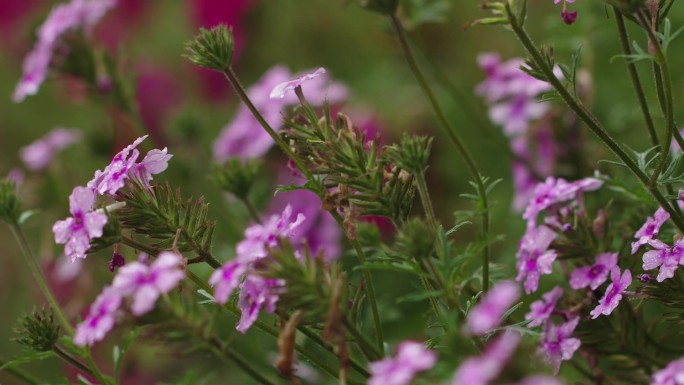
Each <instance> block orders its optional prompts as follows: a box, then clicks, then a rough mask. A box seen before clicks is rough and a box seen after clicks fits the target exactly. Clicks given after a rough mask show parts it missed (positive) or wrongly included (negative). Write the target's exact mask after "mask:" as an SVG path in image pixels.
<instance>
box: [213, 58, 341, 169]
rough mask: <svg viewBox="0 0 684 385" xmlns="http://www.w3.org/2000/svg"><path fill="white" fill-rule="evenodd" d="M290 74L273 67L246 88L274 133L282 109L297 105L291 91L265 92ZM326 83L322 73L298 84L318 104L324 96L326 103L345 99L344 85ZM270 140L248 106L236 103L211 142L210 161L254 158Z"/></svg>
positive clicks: (282, 112)
mask: <svg viewBox="0 0 684 385" xmlns="http://www.w3.org/2000/svg"><path fill="white" fill-rule="evenodd" d="M292 76H293V75H292V74H291V73H290V71H289V70H288V69H287V67H285V66H275V67H273V68H271V69H270V70H268V72H266V73H265V74H264V75H263V76H262V77H261V79H260V80H259V81H258V82H257V83H256V84H254V85H253V86H252V87H250V88H249V89H247V95H248V96H249V99H250V100H251V101H252V103H254V106H255V107H256V108H257V109H258V110H259V112H261V115H262V116H263V117H264V119H265V120H266V122H267V123H268V125H269V126H271V128H273V130H275V131H276V132H277V131H279V130H280V129H281V128H282V126H283V114H284V112H285V111H286V108H287V107H288V106H292V105H295V104H298V103H299V100H298V99H297V97H296V96H295V95H294V94H293V93H287V94H285V95H284V96H283V98H282V99H271V98H270V97H269V95H270V93H271V91H272V90H273V88H274V87H275V86H277V85H278V84H280V83H283V82H287V81H288V80H290V79H291V78H292ZM328 82H329V77H328V76H326V74H323V75H321V76H318V77H316V78H315V79H312V80H309V81H308V82H307V83H305V84H303V85H302V90H303V92H304V95H306V98H307V100H308V101H309V103H311V104H312V105H313V106H322V105H323V104H324V103H325V101H326V99H327V100H328V101H329V102H330V103H339V102H341V101H343V100H345V99H346V98H347V94H348V91H347V88H346V87H345V86H343V85H341V84H340V83H332V84H330V85H328ZM274 143H275V142H274V141H273V139H272V138H271V137H270V136H269V135H268V133H267V132H266V130H264V128H263V127H261V124H260V123H259V122H258V121H257V120H256V119H255V118H254V116H253V115H252V113H251V112H250V111H249V109H248V108H247V107H245V106H244V105H240V107H239V108H238V110H237V113H236V115H235V117H234V118H233V121H232V122H231V123H230V124H228V125H227V126H226V127H224V128H223V130H222V131H221V133H220V134H219V136H218V138H216V141H214V160H216V161H217V162H218V163H223V162H224V161H226V160H227V159H228V158H231V157H239V158H243V159H244V158H257V157H260V156H262V155H264V154H266V152H268V150H269V149H271V147H273V145H274Z"/></svg>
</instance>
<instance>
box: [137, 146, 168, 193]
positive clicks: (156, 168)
mask: <svg viewBox="0 0 684 385" xmlns="http://www.w3.org/2000/svg"><path fill="white" fill-rule="evenodd" d="M172 157H173V155H171V154H169V153H168V150H167V149H166V147H164V149H163V150H157V149H154V150H150V151H149V152H148V153H147V155H145V157H144V158H143V160H142V161H141V162H140V163H136V164H134V165H133V166H132V167H131V169H130V174H132V175H135V176H136V177H137V178H138V180H139V181H141V182H142V183H143V184H145V185H149V183H150V181H151V180H152V175H156V174H160V173H162V172H164V170H166V169H167V168H168V167H169V160H170V159H171V158H172Z"/></svg>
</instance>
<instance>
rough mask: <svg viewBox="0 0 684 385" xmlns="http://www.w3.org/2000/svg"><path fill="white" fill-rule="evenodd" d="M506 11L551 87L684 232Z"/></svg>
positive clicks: (669, 208)
mask: <svg viewBox="0 0 684 385" xmlns="http://www.w3.org/2000/svg"><path fill="white" fill-rule="evenodd" d="M504 6H505V7H506V13H507V14H508V19H509V22H510V26H511V28H512V30H513V32H515V34H516V36H517V37H518V39H519V40H520V42H521V43H522V45H523V46H524V47H525V49H526V50H527V52H528V53H529V54H530V56H531V57H532V60H533V61H534V63H535V64H536V65H537V66H538V67H539V68H540V69H541V70H542V72H543V73H544V75H545V76H546V78H547V80H548V81H549V83H551V85H552V86H553V88H554V89H555V90H556V92H558V94H559V95H560V97H561V98H562V99H563V100H564V101H565V103H566V104H567V105H568V107H570V109H571V110H572V111H573V112H574V113H575V114H576V115H577V117H578V118H580V120H582V122H584V124H586V125H587V127H589V129H590V130H591V131H592V132H593V133H594V134H595V135H596V136H597V137H598V138H599V139H600V140H601V141H602V142H603V143H604V144H605V145H606V146H607V147H608V148H609V149H610V150H611V151H612V152H613V153H614V154H615V155H616V156H617V157H618V158H619V159H620V160H621V161H622V162H623V163H624V164H625V166H626V167H627V168H628V169H629V170H630V171H631V172H632V173H633V174H634V175H635V176H636V177H637V179H638V180H639V182H641V184H642V185H643V186H644V187H645V188H646V190H647V191H648V192H649V193H650V194H651V195H652V196H653V198H654V199H655V200H656V201H657V202H658V204H660V206H661V207H662V208H663V209H664V210H665V211H667V213H668V214H670V220H672V222H673V223H674V225H675V226H676V227H677V228H678V229H679V231H681V232H684V220H683V219H682V217H681V215H680V213H679V212H678V210H675V209H674V208H673V207H672V206H671V205H670V204H669V202H668V201H667V199H665V197H664V196H663V195H662V193H661V192H660V190H658V188H657V187H652V186H650V185H649V183H648V176H647V175H646V174H644V173H643V172H642V171H641V170H640V169H639V166H638V165H637V164H636V163H635V162H634V161H633V160H632V159H631V158H630V157H629V155H627V153H626V152H625V150H623V149H622V147H621V146H620V145H619V144H618V143H617V142H616V141H615V139H613V138H612V137H611V136H610V134H608V132H607V131H606V130H605V129H604V128H603V126H602V125H601V123H599V122H598V120H597V119H596V117H595V116H594V115H593V114H592V113H591V112H590V111H589V110H588V109H586V107H584V106H583V105H582V104H581V103H580V102H579V101H578V100H576V99H575V98H574V97H573V96H572V95H570V93H569V92H568V90H567V89H565V87H564V86H563V84H562V83H561V82H560V80H558V78H556V75H554V73H553V69H552V68H550V67H549V66H548V65H547V63H546V62H545V61H544V58H543V57H542V55H541V53H540V52H539V50H538V49H537V47H536V46H535V45H534V43H533V42H532V39H531V38H530V36H529V35H528V34H527V31H526V30H525V29H524V28H522V27H521V26H520V25H519V24H518V21H517V18H516V16H515V15H514V14H513V12H512V11H511V9H510V5H509V4H508V3H505V4H504Z"/></svg>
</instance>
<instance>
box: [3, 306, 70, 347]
mask: <svg viewBox="0 0 684 385" xmlns="http://www.w3.org/2000/svg"><path fill="white" fill-rule="evenodd" d="M59 332H60V327H59V324H58V323H57V321H56V320H55V317H54V313H53V311H52V309H50V308H48V309H40V310H35V309H34V310H33V311H32V312H31V314H27V315H24V316H23V317H21V318H20V319H19V327H18V328H17V329H15V333H17V335H18V336H17V338H14V339H13V340H14V341H16V342H18V343H20V344H22V345H24V346H28V347H30V348H31V349H33V350H35V351H37V352H47V351H50V350H52V347H53V346H55V344H56V343H57V340H58V339H59Z"/></svg>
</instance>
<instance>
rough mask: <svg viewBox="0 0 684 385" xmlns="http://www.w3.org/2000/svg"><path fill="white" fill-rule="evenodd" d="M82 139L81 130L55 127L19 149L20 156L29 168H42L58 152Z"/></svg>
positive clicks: (35, 169)
mask: <svg viewBox="0 0 684 385" xmlns="http://www.w3.org/2000/svg"><path fill="white" fill-rule="evenodd" d="M80 139H81V131H79V130H76V129H69V128H61V127H59V128H54V129H52V130H51V131H50V132H48V133H47V134H46V135H45V136H43V137H42V138H40V139H38V140H36V141H35V142H33V143H31V144H29V145H28V146H26V147H24V148H22V149H21V150H19V156H20V157H21V160H22V162H24V164H25V165H26V167H27V168H28V169H29V170H33V171H38V170H42V169H44V168H45V167H47V166H48V165H49V164H50V163H51V162H52V159H53V158H54V157H55V155H57V153H58V152H60V151H62V150H63V149H64V148H66V147H68V146H69V145H71V144H72V143H75V142H77V141H79V140H80Z"/></svg>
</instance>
